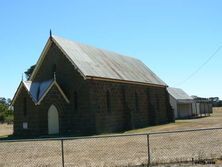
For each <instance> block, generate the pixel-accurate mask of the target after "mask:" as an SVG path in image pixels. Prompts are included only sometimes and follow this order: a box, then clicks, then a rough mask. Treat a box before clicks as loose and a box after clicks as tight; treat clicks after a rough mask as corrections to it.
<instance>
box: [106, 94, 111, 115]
mask: <svg viewBox="0 0 222 167" xmlns="http://www.w3.org/2000/svg"><path fill="white" fill-rule="evenodd" d="M110 101H111V99H110V93H109V91H107V92H106V105H107V111H108V112H111V103H110Z"/></svg>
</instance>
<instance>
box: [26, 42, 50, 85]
mask: <svg viewBox="0 0 222 167" xmlns="http://www.w3.org/2000/svg"><path fill="white" fill-rule="evenodd" d="M51 44H52V41H51V39H50V38H49V39H48V41H47V43H46V45H45V47H44V49H43V51H42V53H41V55H40V57H39V59H38V61H37V63H36V66H35V69H34V71H33V73H32V75H31V77H30V79H29V80H30V81H32V80H33V78H34V77H35V75H36V73H37V72H38V70H39V68H40V66H41V64H42V62H43V60H44V59H45V56H46V54H47V52H48V50H49V48H50V46H51Z"/></svg>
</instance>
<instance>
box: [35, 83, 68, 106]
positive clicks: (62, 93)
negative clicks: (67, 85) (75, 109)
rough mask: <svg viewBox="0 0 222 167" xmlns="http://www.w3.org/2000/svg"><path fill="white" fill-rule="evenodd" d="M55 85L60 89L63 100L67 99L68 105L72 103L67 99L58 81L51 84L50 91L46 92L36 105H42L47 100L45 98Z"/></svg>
mask: <svg viewBox="0 0 222 167" xmlns="http://www.w3.org/2000/svg"><path fill="white" fill-rule="evenodd" d="M53 85H56V87H57V88H58V90H59V92H60V93H61V95H62V96H63V98H64V99H65V101H66V102H67V103H70V101H69V100H68V98H67V97H66V95H65V93H64V92H63V91H62V89H61V88H60V86H59V85H58V83H57V82H56V81H53V82H52V83H51V85H50V86H49V87H48V89H47V90H46V91H45V93H44V94H43V95H42V97H41V99H39V101H38V103H36V105H40V104H41V101H42V100H43V99H44V98H45V96H46V95H47V94H48V92H49V91H50V89H51V88H52V87H53Z"/></svg>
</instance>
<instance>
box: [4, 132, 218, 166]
mask: <svg viewBox="0 0 222 167" xmlns="http://www.w3.org/2000/svg"><path fill="white" fill-rule="evenodd" d="M221 158H222V128H211V129H199V130H185V131H172V132H158V133H148V134H132V135H115V136H114V135H113V136H96V137H81V138H56V139H36V140H11V141H0V167H5V166H7V167H8V166H10V167H15V166H16V167H26V166H27V167H57V166H58V167H74V166H101V167H103V166H151V165H158V164H166V163H170V164H173V163H190V162H193V163H195V162H202V161H206V160H215V159H221Z"/></svg>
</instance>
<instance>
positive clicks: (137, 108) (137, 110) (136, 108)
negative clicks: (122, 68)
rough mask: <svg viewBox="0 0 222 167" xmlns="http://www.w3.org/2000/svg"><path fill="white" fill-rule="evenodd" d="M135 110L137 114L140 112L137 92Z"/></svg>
mask: <svg viewBox="0 0 222 167" xmlns="http://www.w3.org/2000/svg"><path fill="white" fill-rule="evenodd" d="M135 110H136V112H139V99H138V94H137V92H135Z"/></svg>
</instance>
